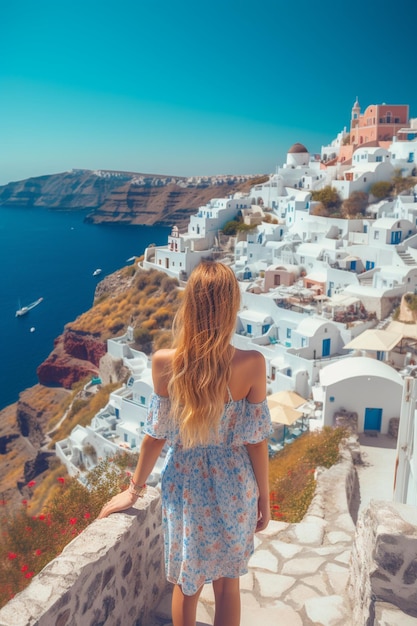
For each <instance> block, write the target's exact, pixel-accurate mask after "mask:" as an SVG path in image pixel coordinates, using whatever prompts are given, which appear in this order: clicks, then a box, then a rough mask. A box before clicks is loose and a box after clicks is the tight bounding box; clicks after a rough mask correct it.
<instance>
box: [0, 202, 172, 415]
mask: <svg viewBox="0 0 417 626" xmlns="http://www.w3.org/2000/svg"><path fill="white" fill-rule="evenodd" d="M88 212H90V211H88V210H78V211H59V210H47V209H41V208H16V207H0V409H2V408H4V407H5V406H7V405H9V404H11V403H13V402H15V401H16V400H17V399H18V397H19V393H20V392H21V391H23V390H24V389H26V388H27V387H31V386H32V385H35V384H36V383H37V382H38V379H37V376H36V368H37V367H38V365H40V364H41V363H42V361H43V360H44V359H45V358H46V357H47V356H48V355H49V353H50V352H51V351H52V350H53V347H54V339H55V338H56V337H58V336H59V335H60V334H61V333H62V332H63V329H64V326H65V324H66V323H67V322H71V321H73V320H75V319H76V317H77V316H79V315H80V314H81V313H83V312H84V311H87V310H88V309H89V308H90V307H91V306H92V304H93V298H94V290H95V288H96V285H97V283H98V281H99V280H102V279H103V278H104V277H105V276H106V275H107V274H111V273H113V272H115V271H116V270H118V269H120V268H122V267H124V266H126V265H130V264H132V261H129V260H128V259H130V258H131V257H132V256H140V255H141V254H142V253H143V252H144V250H145V248H146V247H147V246H148V245H149V244H151V243H154V244H155V245H164V244H165V243H166V242H167V236H168V234H169V229H168V228H163V227H162V228H161V227H153V226H126V225H123V226H121V225H117V224H99V225H96V224H89V223H86V222H85V221H84V218H85V217H86V215H87V213H88ZM98 268H100V269H101V270H102V273H101V274H100V275H99V276H93V272H94V271H95V270H96V269H98ZM39 298H43V301H42V302H41V303H40V304H39V305H38V306H36V307H35V308H33V309H32V310H30V311H29V312H28V313H27V314H26V315H24V316H22V317H16V310H17V309H19V308H20V307H22V306H27V305H29V304H30V303H32V302H34V301H36V300H38V299H39Z"/></svg>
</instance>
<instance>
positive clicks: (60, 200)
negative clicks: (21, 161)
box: [0, 170, 128, 209]
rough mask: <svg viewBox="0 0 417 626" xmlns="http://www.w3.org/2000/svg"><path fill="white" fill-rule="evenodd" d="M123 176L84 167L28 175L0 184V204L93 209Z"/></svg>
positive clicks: (116, 185)
mask: <svg viewBox="0 0 417 626" xmlns="http://www.w3.org/2000/svg"><path fill="white" fill-rule="evenodd" d="M126 180H128V178H127V177H125V178H122V179H120V178H104V177H100V176H97V175H95V174H94V173H93V172H90V171H88V170H74V171H71V172H63V173H62V174H52V175H50V176H38V177H36V178H28V179H27V180H21V181H18V182H13V183H9V184H8V185H5V186H3V187H0V206H2V205H7V206H19V207H26V208H36V207H43V208H47V209H88V208H91V209H94V208H96V207H99V206H101V205H102V204H103V202H105V200H106V198H107V197H108V196H109V194H110V192H111V191H112V190H113V189H115V188H116V187H119V186H120V185H121V184H123V183H124V182H125V181H126Z"/></svg>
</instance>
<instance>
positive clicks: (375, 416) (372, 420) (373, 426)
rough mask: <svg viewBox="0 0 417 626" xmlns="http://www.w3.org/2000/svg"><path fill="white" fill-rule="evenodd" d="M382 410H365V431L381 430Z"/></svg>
mask: <svg viewBox="0 0 417 626" xmlns="http://www.w3.org/2000/svg"><path fill="white" fill-rule="evenodd" d="M381 422H382V409H365V423H364V426H363V429H364V430H377V431H380V430H381Z"/></svg>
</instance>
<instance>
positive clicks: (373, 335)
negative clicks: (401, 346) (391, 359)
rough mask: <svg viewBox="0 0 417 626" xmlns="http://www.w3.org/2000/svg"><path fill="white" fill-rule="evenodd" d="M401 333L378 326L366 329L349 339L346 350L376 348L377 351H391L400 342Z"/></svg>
mask: <svg viewBox="0 0 417 626" xmlns="http://www.w3.org/2000/svg"><path fill="white" fill-rule="evenodd" d="M401 339H402V335H401V334H400V333H393V332H389V331H388V330H381V329H378V328H371V329H368V330H364V331H363V333H361V334H360V335H358V336H357V337H355V339H352V341H349V343H347V344H346V345H345V346H344V348H343V349H344V350H374V351H377V352H389V351H390V350H392V349H393V348H395V346H396V345H397V344H398V343H400V341H401Z"/></svg>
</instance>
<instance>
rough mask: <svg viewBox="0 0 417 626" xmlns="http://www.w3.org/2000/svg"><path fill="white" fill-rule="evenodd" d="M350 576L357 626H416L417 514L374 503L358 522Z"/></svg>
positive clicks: (350, 591) (349, 585)
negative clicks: (414, 625)
mask: <svg viewBox="0 0 417 626" xmlns="http://www.w3.org/2000/svg"><path fill="white" fill-rule="evenodd" d="M350 571H351V573H350V579H349V584H348V593H349V596H350V599H351V603H352V609H353V623H354V624H355V626H374V625H375V626H378V625H381V626H383V625H387V624H392V625H393V624H401V625H404V626H406V625H407V626H408V625H409V624H410V626H411V624H417V510H416V509H414V507H410V506H405V505H401V504H394V503H387V502H378V501H374V500H373V501H371V504H370V505H369V507H368V508H367V509H365V510H364V511H363V512H362V513H361V515H360V516H359V520H358V523H357V526H356V536H355V541H354V546H353V551H352V559H351V568H350ZM387 620H389V621H387Z"/></svg>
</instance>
